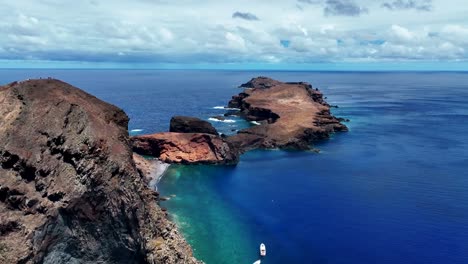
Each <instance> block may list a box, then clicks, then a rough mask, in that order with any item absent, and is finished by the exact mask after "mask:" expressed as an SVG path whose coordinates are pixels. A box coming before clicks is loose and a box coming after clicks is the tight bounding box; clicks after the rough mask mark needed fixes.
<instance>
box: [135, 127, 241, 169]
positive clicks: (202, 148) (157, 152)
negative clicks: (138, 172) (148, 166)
mask: <svg viewBox="0 0 468 264" xmlns="http://www.w3.org/2000/svg"><path fill="white" fill-rule="evenodd" d="M132 142H133V143H132V145H133V150H134V151H135V152H136V153H138V154H142V155H149V156H154V157H157V158H158V159H160V160H161V161H163V162H167V163H181V164H225V165H231V164H236V163H237V162H238V161H239V154H238V153H237V151H236V150H235V149H234V148H232V146H231V144H230V143H228V142H226V141H225V140H224V139H222V138H221V137H219V136H215V135H211V134H201V133H172V132H166V133H157V134H152V135H144V136H135V137H132Z"/></svg>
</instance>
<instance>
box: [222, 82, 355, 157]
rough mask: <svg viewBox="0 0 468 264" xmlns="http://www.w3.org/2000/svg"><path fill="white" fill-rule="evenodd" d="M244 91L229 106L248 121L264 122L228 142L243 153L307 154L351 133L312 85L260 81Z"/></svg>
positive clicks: (241, 131) (246, 85) (248, 84)
mask: <svg viewBox="0 0 468 264" xmlns="http://www.w3.org/2000/svg"><path fill="white" fill-rule="evenodd" d="M241 87H242V88H245V89H244V91H243V92H241V93H239V94H238V95H235V96H233V97H232V100H231V101H230V102H229V105H228V106H229V107H233V108H239V109H240V111H241V115H242V116H243V117H244V118H245V119H247V120H248V121H257V122H260V125H257V126H254V127H250V128H247V129H243V130H240V131H239V132H238V134H237V135H234V136H231V137H228V138H227V141H229V142H231V143H232V144H233V145H234V146H236V147H237V148H238V149H239V151H241V152H244V151H247V150H250V149H254V148H289V149H300V150H306V149H310V145H311V143H313V142H314V141H317V140H321V139H326V138H329V137H330V135H331V134H332V133H334V132H338V131H347V130H348V129H347V127H346V126H345V125H343V124H342V123H341V122H340V119H338V118H336V117H334V116H333V115H332V114H331V112H330V105H329V104H327V103H326V102H325V100H324V99H323V95H322V93H321V92H320V91H319V90H318V89H313V88H312V86H311V85H310V84H308V83H305V82H289V83H283V82H280V81H277V80H273V79H270V78H267V77H258V78H253V79H252V80H250V81H249V82H247V83H245V84H243V85H241Z"/></svg>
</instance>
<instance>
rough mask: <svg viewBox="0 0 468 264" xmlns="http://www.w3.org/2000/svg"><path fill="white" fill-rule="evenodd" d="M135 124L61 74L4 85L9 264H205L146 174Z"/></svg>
mask: <svg viewBox="0 0 468 264" xmlns="http://www.w3.org/2000/svg"><path fill="white" fill-rule="evenodd" d="M127 123H128V118H127V116H126V115H125V113H124V112H123V111H122V110H120V109H118V108H117V107H114V106H112V105H109V104H107V103H104V102H102V101H100V100H99V99H97V98H95V97H93V96H91V95H89V94H87V93H85V92H83V91H81V90H79V89H77V88H75V87H72V86H70V85H68V84H66V83H63V82H60V81H57V80H31V81H26V82H19V83H13V84H10V85H7V86H3V87H0V165H1V166H0V262H1V263H197V261H196V260H195V259H194V258H193V257H192V255H191V250H190V247H189V246H188V245H187V243H186V242H185V241H184V240H183V238H182V237H181V235H180V234H179V233H178V231H177V229H176V228H175V226H174V225H173V224H172V223H170V222H168V221H167V220H166V219H165V217H164V216H165V214H164V212H162V210H161V209H160V208H159V206H158V205H157V203H156V201H155V197H156V195H155V193H154V192H153V191H151V190H149V189H148V188H147V187H146V186H145V183H144V181H143V179H142V177H141V176H140V174H139V173H138V172H137V170H136V168H135V164H134V162H133V159H132V151H131V148H130V146H129V139H128V132H127Z"/></svg>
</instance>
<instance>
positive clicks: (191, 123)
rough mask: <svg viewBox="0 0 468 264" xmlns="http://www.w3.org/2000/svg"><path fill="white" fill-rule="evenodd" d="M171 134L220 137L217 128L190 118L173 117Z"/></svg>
mask: <svg viewBox="0 0 468 264" xmlns="http://www.w3.org/2000/svg"><path fill="white" fill-rule="evenodd" d="M169 132H177V133H204V134H212V135H218V131H216V128H214V127H213V125H212V124H211V123H210V122H207V121H205V120H201V119H199V118H196V117H190V116H174V117H172V118H171V123H170V126H169Z"/></svg>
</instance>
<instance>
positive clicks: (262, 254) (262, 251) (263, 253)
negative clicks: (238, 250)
mask: <svg viewBox="0 0 468 264" xmlns="http://www.w3.org/2000/svg"><path fill="white" fill-rule="evenodd" d="M260 256H262V257H264V256H266V247H265V244H263V243H261V244H260Z"/></svg>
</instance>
